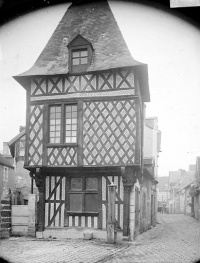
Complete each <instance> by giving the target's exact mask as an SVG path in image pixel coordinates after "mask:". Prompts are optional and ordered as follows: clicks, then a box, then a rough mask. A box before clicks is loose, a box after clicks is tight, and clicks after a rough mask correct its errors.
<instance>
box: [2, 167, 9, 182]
mask: <svg viewBox="0 0 200 263" xmlns="http://www.w3.org/2000/svg"><path fill="white" fill-rule="evenodd" d="M3 181H4V183H7V182H8V167H5V166H4V169H3Z"/></svg>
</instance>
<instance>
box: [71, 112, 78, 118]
mask: <svg viewBox="0 0 200 263" xmlns="http://www.w3.org/2000/svg"><path fill="white" fill-rule="evenodd" d="M76 116H77V112H76V111H73V112H72V119H75V118H76Z"/></svg>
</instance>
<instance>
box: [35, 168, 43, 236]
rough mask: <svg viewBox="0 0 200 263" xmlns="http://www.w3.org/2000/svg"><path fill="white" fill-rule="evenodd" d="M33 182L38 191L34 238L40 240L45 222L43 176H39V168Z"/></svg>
mask: <svg viewBox="0 0 200 263" xmlns="http://www.w3.org/2000/svg"><path fill="white" fill-rule="evenodd" d="M35 182H36V186H37V187H38V190H39V208H38V210H39V211H38V232H36V237H38V238H42V237H43V234H42V233H41V232H43V231H44V220H45V196H44V193H45V192H44V191H45V175H44V174H41V171H40V168H36V174H35Z"/></svg>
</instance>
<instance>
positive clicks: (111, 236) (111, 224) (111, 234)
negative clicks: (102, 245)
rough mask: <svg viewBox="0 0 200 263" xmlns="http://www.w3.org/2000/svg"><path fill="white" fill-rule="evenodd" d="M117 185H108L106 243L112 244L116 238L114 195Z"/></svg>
mask: <svg viewBox="0 0 200 263" xmlns="http://www.w3.org/2000/svg"><path fill="white" fill-rule="evenodd" d="M116 188H117V186H116V185H114V184H113V182H112V183H111V185H108V218H107V220H108V221H107V243H109V244H114V243H115V242H116V238H117V231H116V222H115V195H116Z"/></svg>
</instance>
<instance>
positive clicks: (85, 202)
mask: <svg viewBox="0 0 200 263" xmlns="http://www.w3.org/2000/svg"><path fill="white" fill-rule="evenodd" d="M14 78H15V79H16V80H17V81H18V82H19V83H20V84H21V85H22V86H23V87H24V88H25V89H26V92H27V117H26V118H27V121H26V141H25V142H26V147H25V164H24V167H25V168H26V169H27V170H29V171H30V173H31V176H32V177H33V178H35V181H36V185H37V187H38V190H39V213H38V216H39V217H38V233H37V235H38V236H40V237H46V236H50V235H51V236H59V235H62V237H69V236H70V235H72V233H73V237H78V236H79V237H80V236H82V234H81V233H82V232H81V231H80V230H81V229H85V228H91V229H93V236H94V237H96V238H98V237H102V236H101V235H102V234H104V233H106V232H105V230H106V224H107V200H108V190H107V189H108V185H110V184H111V182H114V183H115V184H116V185H117V193H116V220H117V231H118V234H119V235H120V233H121V235H122V236H125V237H130V238H131V239H133V238H134V234H135V230H136V228H137V227H138V226H139V223H138V222H140V216H141V213H143V212H144V213H146V211H147V208H146V207H145V206H146V203H147V202H146V200H147V199H148V206H149V208H148V209H150V207H151V202H154V203H155V201H152V200H153V198H152V199H151V197H152V195H154V194H153V192H152V191H155V189H154V188H155V185H156V181H155V172H154V171H151V169H152V170H155V171H156V170H157V159H156V157H157V156H156V155H155V156H154V153H156V154H157V150H156V149H155V148H154V147H153V149H152V153H151V154H150V156H148V158H147V159H148V161H147V162H146V161H144V163H143V143H144V137H143V132H144V117H145V116H144V102H149V101H150V96H149V86H148V68H147V65H146V64H143V63H140V62H138V61H135V60H134V59H133V58H132V56H131V54H130V52H129V50H128V48H127V45H126V43H125V41H124V39H123V36H122V34H121V32H120V29H119V27H118V25H117V22H116V20H115V18H114V16H113V14H112V11H111V9H110V7H109V4H108V3H107V1H101V2H92V3H87V1H85V2H84V4H78V3H77V2H76V1H73V3H72V5H71V6H70V7H69V8H68V10H67V12H66V13H65V15H64V16H63V18H62V20H61V22H60V23H59V25H58V26H57V28H56V29H55V31H54V33H53V35H52V36H51V38H50V40H49V42H48V43H47V45H46V46H45V48H44V49H43V51H42V53H41V54H40V56H39V58H38V59H37V61H36V62H35V64H34V65H33V67H32V68H31V69H29V70H28V71H26V72H24V73H22V74H20V75H18V76H15V77H14ZM153 130H156V129H155V128H153ZM155 134H157V135H158V131H156V132H155ZM156 147H157V146H156ZM143 166H144V169H143ZM145 168H146V171H145ZM147 177H148V180H147V179H144V178H147ZM147 181H148V182H147ZM149 182H151V183H149ZM152 182H153V183H152ZM147 184H149V185H150V186H147ZM141 185H142V193H145V194H143V195H142V198H143V201H141V202H143V203H144V204H145V205H144V206H143V205H141V207H142V209H143V210H142V211H140V204H141V202H140V199H141V197H140V186H141ZM143 203H142V204H143ZM153 205H154V204H152V206H153ZM149 213H150V212H149ZM80 227H81V228H80ZM60 229H62V231H61V230H60ZM77 229H78V230H79V231H77Z"/></svg>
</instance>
